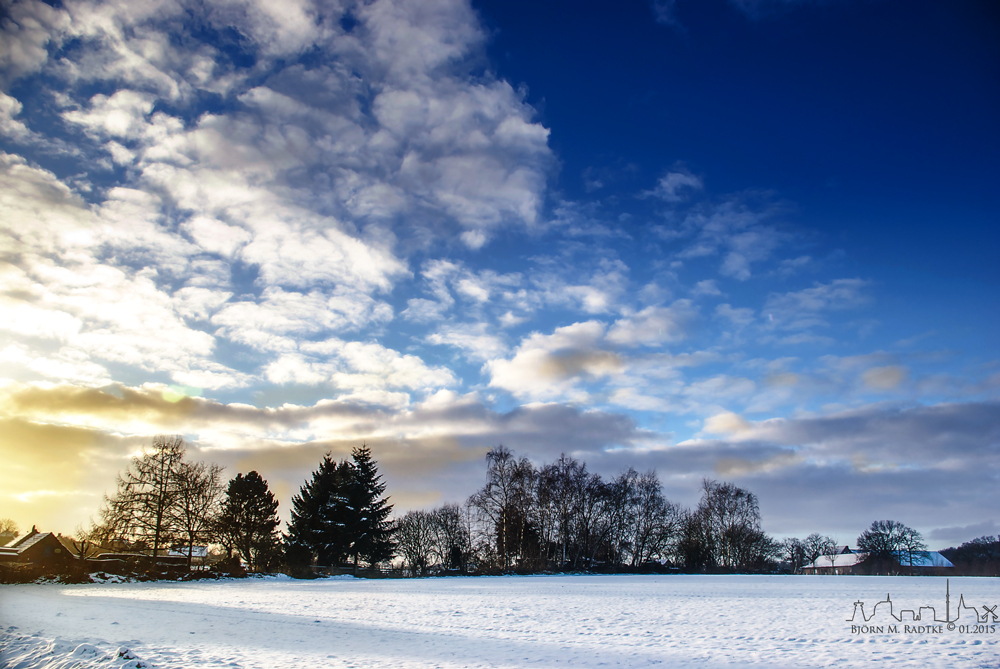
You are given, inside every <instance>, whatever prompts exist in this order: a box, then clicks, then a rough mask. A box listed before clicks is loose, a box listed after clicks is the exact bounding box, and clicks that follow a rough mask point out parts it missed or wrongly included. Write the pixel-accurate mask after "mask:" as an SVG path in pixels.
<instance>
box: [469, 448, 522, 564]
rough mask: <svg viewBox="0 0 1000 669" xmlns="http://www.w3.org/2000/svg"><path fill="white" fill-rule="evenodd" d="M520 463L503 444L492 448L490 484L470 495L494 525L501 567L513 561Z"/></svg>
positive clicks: (488, 463) (488, 468)
mask: <svg viewBox="0 0 1000 669" xmlns="http://www.w3.org/2000/svg"><path fill="white" fill-rule="evenodd" d="M517 465H518V463H517V460H516V459H515V458H514V454H513V453H512V452H511V450H510V449H509V448H507V447H506V446H504V445H503V444H500V445H498V446H496V447H494V448H491V449H490V450H489V451H488V452H487V453H486V485H484V486H483V487H482V489H480V490H479V491H477V492H475V493H473V494H472V496H471V497H470V498H469V504H470V505H472V506H473V507H474V508H475V509H476V510H477V511H478V512H479V513H480V514H481V515H482V516H483V517H484V518H485V519H488V521H489V523H490V524H491V525H492V530H493V532H494V536H495V537H496V543H495V545H496V552H497V557H498V558H499V560H500V565H499V566H500V568H501V569H506V568H507V565H508V564H509V557H510V550H509V547H508V539H509V535H510V534H511V532H510V525H511V512H512V510H513V509H514V506H515V504H514V502H515V499H516V497H517V494H518V478H519V477H518V471H517V470H518V466H517Z"/></svg>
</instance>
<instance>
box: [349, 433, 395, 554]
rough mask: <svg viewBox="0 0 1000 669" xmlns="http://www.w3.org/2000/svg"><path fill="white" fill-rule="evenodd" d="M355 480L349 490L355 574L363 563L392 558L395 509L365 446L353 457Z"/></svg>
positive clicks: (353, 454)
mask: <svg viewBox="0 0 1000 669" xmlns="http://www.w3.org/2000/svg"><path fill="white" fill-rule="evenodd" d="M351 460H352V463H351V465H352V467H351V468H352V470H353V474H354V477H353V478H354V480H353V481H352V484H351V485H350V486H349V488H348V497H347V500H348V501H347V509H346V511H347V513H346V514H345V521H346V522H345V524H346V526H347V530H348V537H349V539H350V541H351V553H352V554H353V555H354V570H355V573H356V572H357V569H358V562H359V559H362V558H363V559H364V560H365V562H367V563H368V564H370V565H375V564H378V563H379V562H385V561H386V560H389V559H391V558H392V553H393V549H394V545H393V539H392V534H393V527H392V521H391V520H390V519H389V516H390V514H391V513H392V505H391V504H389V498H388V497H383V493H385V482H383V481H382V475H381V474H379V473H378V464H377V463H376V462H375V460H374V459H373V458H372V452H371V449H370V448H368V446H367V445H365V444H362V446H361V448H355V449H354V450H353V451H352V453H351Z"/></svg>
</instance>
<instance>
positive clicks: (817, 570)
mask: <svg viewBox="0 0 1000 669" xmlns="http://www.w3.org/2000/svg"><path fill="white" fill-rule="evenodd" d="M865 557H866V556H865V555H864V554H862V553H839V554H836V555H820V556H819V557H818V558H816V559H815V560H814V561H813V562H812V563H811V564H808V565H806V566H805V567H803V568H802V573H803V574H858V573H867V572H868V570H867V569H865V567H864V566H863V564H862V563H863V562H864V559H865ZM894 557H895V559H896V561H897V562H898V563H899V565H900V570H902V571H904V572H908V571H910V569H911V560H912V570H913V573H915V574H931V573H935V572H936V571H937V570H939V569H949V568H952V567H954V566H955V565H953V564H952V563H951V561H949V560H948V558H946V557H945V556H943V555H941V554H940V553H938V552H937V551H913V552H912V553H910V552H908V551H896V553H895V556H894Z"/></svg>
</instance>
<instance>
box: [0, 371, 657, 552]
mask: <svg viewBox="0 0 1000 669" xmlns="http://www.w3.org/2000/svg"><path fill="white" fill-rule="evenodd" d="M0 396H2V398H3V403H2V409H0V427H2V428H3V429H0V435H2V436H0V457H2V458H3V459H4V462H5V464H6V465H7V466H6V467H5V468H4V469H3V471H0V491H2V492H0V500H2V501H0V504H3V505H4V507H5V508H8V509H12V510H13V511H11V512H10V513H12V514H13V515H15V516H16V517H17V518H18V519H19V522H21V521H24V522H26V523H27V524H28V525H29V526H30V524H32V523H38V524H39V526H44V527H46V528H49V529H52V530H59V531H62V532H70V531H72V530H73V528H74V527H75V526H76V525H77V524H78V523H81V522H84V521H85V520H86V518H87V517H88V516H91V515H94V514H96V511H97V509H98V507H99V506H100V496H101V494H102V493H104V492H105V491H110V490H111V489H112V488H113V486H114V474H115V472H116V471H117V470H120V469H122V468H124V467H125V466H126V464H127V462H128V458H129V457H130V456H131V455H132V454H133V453H135V452H137V451H138V450H139V448H140V447H142V446H143V445H148V443H149V439H150V437H151V436H152V435H153V434H157V433H161V432H170V433H175V432H177V433H181V434H185V435H187V438H188V442H189V447H190V449H191V451H190V456H191V457H192V458H193V459H196V460H200V459H208V460H211V461H214V462H217V463H219V464H222V465H225V466H226V467H227V470H226V475H227V476H234V475H235V474H236V473H237V472H246V471H249V470H250V469H256V470H257V471H259V472H261V473H262V475H263V476H264V478H266V479H267V480H268V481H269V483H270V485H271V487H272V489H274V490H277V491H279V497H280V502H281V506H280V510H281V513H282V514H287V509H288V508H289V499H290V497H291V495H292V493H294V492H296V491H297V490H298V487H299V486H300V485H301V484H302V483H303V482H304V481H305V479H306V478H307V477H308V475H309V472H310V471H311V470H313V469H315V467H316V465H317V464H318V463H319V461H320V458H321V457H322V456H323V453H324V452H326V451H328V450H329V451H332V452H333V453H334V456H335V457H338V458H339V457H345V456H346V455H349V453H350V450H351V448H353V447H355V446H358V445H360V443H361V442H362V441H365V442H367V443H368V444H369V445H370V446H371V447H372V449H373V451H374V452H375V454H376V457H377V459H378V460H379V464H380V469H381V471H382V472H383V473H384V474H385V476H386V479H387V481H388V483H389V486H390V490H391V491H392V494H393V499H394V500H398V499H399V498H400V497H402V498H403V499H408V500H410V503H413V502H414V501H416V502H417V503H416V504H415V505H417V506H419V505H423V504H427V503H433V502H436V501H438V500H440V499H441V491H443V490H447V491H448V493H447V497H446V498H445V500H446V501H461V500H463V499H464V498H465V497H466V496H467V495H469V494H471V493H472V492H473V491H474V490H475V489H476V488H477V487H478V485H479V479H480V477H481V475H482V472H483V471H484V469H483V465H482V457H483V455H484V454H485V452H486V450H487V449H488V448H490V447H492V446H495V445H497V444H498V443H506V444H510V445H512V446H513V447H514V448H515V449H517V450H518V451H519V452H521V453H525V454H529V455H531V456H532V457H533V458H535V459H536V460H538V461H541V460H543V459H545V460H551V459H553V458H555V457H557V456H558V453H559V452H561V451H567V452H573V453H577V454H579V455H580V456H581V457H584V458H587V457H589V454H596V453H601V452H603V450H604V449H607V448H622V447H633V446H639V445H641V444H644V443H646V442H647V441H649V440H651V439H654V438H655V435H652V434H650V433H648V432H644V431H642V430H640V429H639V428H638V427H637V426H636V425H635V423H634V421H633V420H632V419H630V418H628V417H626V416H623V415H620V414H613V413H606V412H601V411H582V410H579V409H575V408H571V407H567V406H564V405H557V404H533V405H529V406H524V407H519V408H516V409H514V410H512V411H508V412H497V411H494V410H492V409H490V408H489V407H488V406H487V405H486V404H484V402H483V401H482V399H481V398H479V397H478V396H477V395H475V394H466V395H459V394H457V393H455V392H453V391H449V390H441V391H438V392H436V393H434V394H432V395H430V396H428V397H427V398H426V399H425V400H424V401H422V402H419V403H414V404H411V405H409V406H386V405H377V404H371V403H366V402H359V401H351V400H348V401H329V400H325V401H322V402H319V403H316V404H315V405H312V406H297V405H291V404H287V405H284V406H281V407H254V406H250V405H246V404H238V403H229V404H226V403H221V402H218V401H215V400H211V399H205V398H199V397H183V398H181V399H179V400H177V401H170V400H171V399H174V398H173V397H170V398H167V397H166V396H165V393H164V389H163V388H162V387H152V386H147V387H144V388H132V387H127V386H120V385H117V386H113V387H109V388H106V389H102V390H99V389H95V388H83V387H79V386H70V385H60V386H50V387H42V386H32V385H10V384H8V385H6V386H3V387H0ZM38 420H47V421H52V420H58V421H60V422H61V423H62V425H58V426H57V425H51V424H49V425H47V424H43V423H39V422H37V421H38ZM24 443H31V444H33V447H32V448H31V449H24V448H22V445H23V444H24ZM417 474H419V475H417ZM46 490H63V491H76V492H74V493H73V494H72V495H69V496H62V497H53V496H51V495H48V496H47V495H42V494H39V491H46Z"/></svg>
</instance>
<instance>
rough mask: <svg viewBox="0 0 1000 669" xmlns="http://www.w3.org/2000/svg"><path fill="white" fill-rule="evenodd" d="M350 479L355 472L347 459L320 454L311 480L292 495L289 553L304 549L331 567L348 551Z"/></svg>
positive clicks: (348, 552)
mask: <svg viewBox="0 0 1000 669" xmlns="http://www.w3.org/2000/svg"><path fill="white" fill-rule="evenodd" d="M353 482H354V471H353V467H352V466H351V464H350V463H349V462H348V461H346V460H345V461H343V462H341V463H338V462H337V461H336V460H334V459H333V458H332V457H330V454H329V453H327V454H326V455H325V456H323V460H322V461H321V462H320V465H319V469H317V470H316V471H314V472H313V473H312V479H311V480H310V481H307V482H306V483H305V484H303V486H302V487H301V488H300V489H299V494H298V495H295V496H294V497H293V498H292V514H291V515H292V519H291V522H290V523H289V524H288V536H287V544H288V546H287V548H286V553H287V554H288V555H293V554H299V553H301V552H302V551H303V549H305V550H307V551H308V552H309V553H310V554H311V555H312V556H313V557H315V558H316V559H317V560H318V562H319V564H321V565H325V566H334V565H336V564H338V563H339V562H341V561H342V560H343V559H344V557H345V556H346V555H348V554H350V548H351V545H352V543H353V542H352V540H351V537H350V531H349V529H348V526H349V525H350V524H351V521H350V517H349V512H348V509H347V504H348V497H349V494H350V491H351V489H352V487H353Z"/></svg>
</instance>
